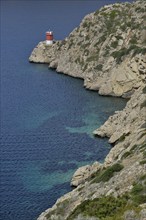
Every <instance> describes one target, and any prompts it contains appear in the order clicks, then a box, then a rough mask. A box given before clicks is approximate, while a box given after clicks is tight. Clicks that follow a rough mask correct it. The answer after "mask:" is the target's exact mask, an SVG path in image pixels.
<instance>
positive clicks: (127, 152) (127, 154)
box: [121, 151, 131, 159]
mask: <svg viewBox="0 0 146 220" xmlns="http://www.w3.org/2000/svg"><path fill="white" fill-rule="evenodd" d="M129 155H131V152H130V151H126V152H125V153H124V154H123V156H122V158H121V159H125V158H126V157H128V156H129Z"/></svg>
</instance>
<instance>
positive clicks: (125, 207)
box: [29, 0, 146, 220]
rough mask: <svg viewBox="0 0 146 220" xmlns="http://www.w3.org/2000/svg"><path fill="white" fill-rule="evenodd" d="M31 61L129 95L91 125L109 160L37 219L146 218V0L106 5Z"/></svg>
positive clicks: (78, 175)
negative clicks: (111, 112)
mask: <svg viewBox="0 0 146 220" xmlns="http://www.w3.org/2000/svg"><path fill="white" fill-rule="evenodd" d="M29 61H30V62H35V63H47V64H48V65H49V67H50V68H54V69H56V71H57V72H60V73H64V74H68V75H70V76H73V77H78V78H82V79H83V80H84V86H85V88H87V89H91V90H97V91H98V92H99V94H100V95H112V96H119V97H123V98H129V101H128V102H127V105H126V107H125V108H124V109H123V110H122V111H116V112H115V114H114V115H113V116H110V117H109V119H108V120H107V121H106V122H105V123H104V125H102V126H101V127H100V128H97V129H96V130H95V131H94V135H95V136H100V137H103V138H104V137H108V138H109V142H110V143H111V144H113V145H114V146H113V148H112V149H111V151H110V152H109V154H108V155H107V157H106V158H105V161H104V163H103V164H101V163H99V162H95V163H94V164H92V165H86V166H84V167H80V168H79V169H78V170H77V171H76V172H75V174H74V175H73V177H72V180H71V185H72V186H74V187H76V188H75V189H74V190H72V191H71V192H69V193H67V194H66V195H64V196H62V197H61V198H59V199H58V200H57V202H56V203H55V205H54V206H53V207H52V208H49V209H48V210H46V211H45V212H43V213H42V214H41V215H40V217H39V218H38V220H47V219H49V220H122V219H123V220H146V1H142V0H141V1H135V2H133V3H116V4H112V5H107V6H104V7H102V8H101V9H100V10H97V11H95V12H94V13H91V14H89V15H87V16H86V17H85V18H84V19H83V20H82V22H81V24H80V25H79V27H77V28H75V29H74V30H73V31H72V32H71V33H70V35H69V36H68V37H67V38H66V39H64V40H63V41H54V44H53V45H48V46H47V45H46V43H45V41H44V42H40V43H39V44H38V45H37V46H36V48H35V49H34V50H33V52H32V54H31V56H30V58H29Z"/></svg>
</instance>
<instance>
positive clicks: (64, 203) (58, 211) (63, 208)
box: [45, 199, 69, 220]
mask: <svg viewBox="0 0 146 220" xmlns="http://www.w3.org/2000/svg"><path fill="white" fill-rule="evenodd" d="M68 203H69V200H68V199H66V200H64V201H62V202H60V203H58V204H57V209H56V210H53V211H51V212H49V213H48V214H46V215H45V217H46V218H47V219H48V220H49V219H50V218H51V216H52V215H54V214H57V215H63V214H64V213H65V211H66V207H67V205H68Z"/></svg>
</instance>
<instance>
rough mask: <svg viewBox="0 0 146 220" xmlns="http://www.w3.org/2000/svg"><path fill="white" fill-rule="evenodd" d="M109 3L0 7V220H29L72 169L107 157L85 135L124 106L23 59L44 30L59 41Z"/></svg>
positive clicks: (63, 187) (99, 143)
mask: <svg viewBox="0 0 146 220" xmlns="http://www.w3.org/2000/svg"><path fill="white" fill-rule="evenodd" d="M113 2H114V1H92V0H90V1H85V0H84V1H83V0H80V1H69V0H68V1H61V0H60V1H41V0H36V1H35V0H33V1H32V0H30V1H28V0H26V1H18V0H17V1H13V0H10V1H9V0H6V1H1V156H0V163H1V187H0V191H1V199H0V201H1V210H0V212H1V213H0V219H2V220H20V219H21V220H34V219H36V218H37V216H38V215H39V214H40V213H41V212H42V211H44V210H45V209H46V208H48V207H50V206H52V205H53V204H54V202H55V201H56V199H57V198H58V197H60V196H61V195H63V194H64V193H66V192H68V191H69V190H71V188H70V186H69V181H70V178H71V176H72V174H73V173H74V171H75V170H76V169H77V168H78V167H79V166H81V165H84V164H88V163H91V162H94V161H95V160H99V161H103V160H104V158H105V156H106V155H107V153H108V152H109V150H110V148H111V146H110V145H109V144H108V143H107V140H106V139H99V138H94V137H93V136H92V131H93V130H94V129H95V128H97V127H99V126H100V125H101V124H102V123H103V122H104V121H105V120H106V119H107V118H108V117H109V116H110V115H111V114H113V112H114V111H115V110H120V109H122V108H123V107H124V106H125V104H126V101H125V100H123V99H119V98H112V97H101V96H98V94H97V92H91V91H87V90H85V89H84V88H83V81H82V80H79V79H74V78H71V77H68V76H64V75H63V74H57V73H56V72H55V71H52V70H48V68H47V65H39V64H31V63H29V62H28V57H29V55H30V53H31V51H32V49H33V48H34V47H35V45H36V44H37V43H38V42H39V41H41V40H44V37H45V32H46V30H48V29H49V28H51V29H52V30H53V31H54V33H55V38H56V39H63V38H64V37H66V36H67V35H68V34H69V33H70V31H72V29H73V28H75V27H76V26H77V25H78V24H79V23H80V21H81V19H82V18H83V17H84V15H86V14H87V13H89V12H92V11H95V10H96V9H97V8H99V7H100V6H101V5H104V4H105V3H113Z"/></svg>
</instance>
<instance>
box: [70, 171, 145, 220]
mask: <svg viewBox="0 0 146 220" xmlns="http://www.w3.org/2000/svg"><path fill="white" fill-rule="evenodd" d="M145 180H146V175H142V176H140V177H139V178H138V180H137V183H135V184H134V185H133V188H132V190H131V192H129V193H126V194H125V195H123V196H120V197H118V198H115V197H113V196H107V197H105V196H103V197H101V198H96V199H93V200H86V201H84V202H83V203H81V204H80V205H79V206H77V208H76V209H75V210H74V211H73V212H72V213H71V215H70V216H69V217H68V219H67V220H73V219H74V218H75V217H77V216H78V215H79V214H80V213H81V214H82V215H83V216H86V217H87V216H90V217H91V216H94V217H98V218H100V219H101V220H122V219H123V215H124V213H125V212H126V211H128V210H134V211H135V213H136V215H137V216H138V214H139V212H140V210H141V208H140V207H139V205H140V204H143V203H145V202H146V196H145V194H146V181H145Z"/></svg>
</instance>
